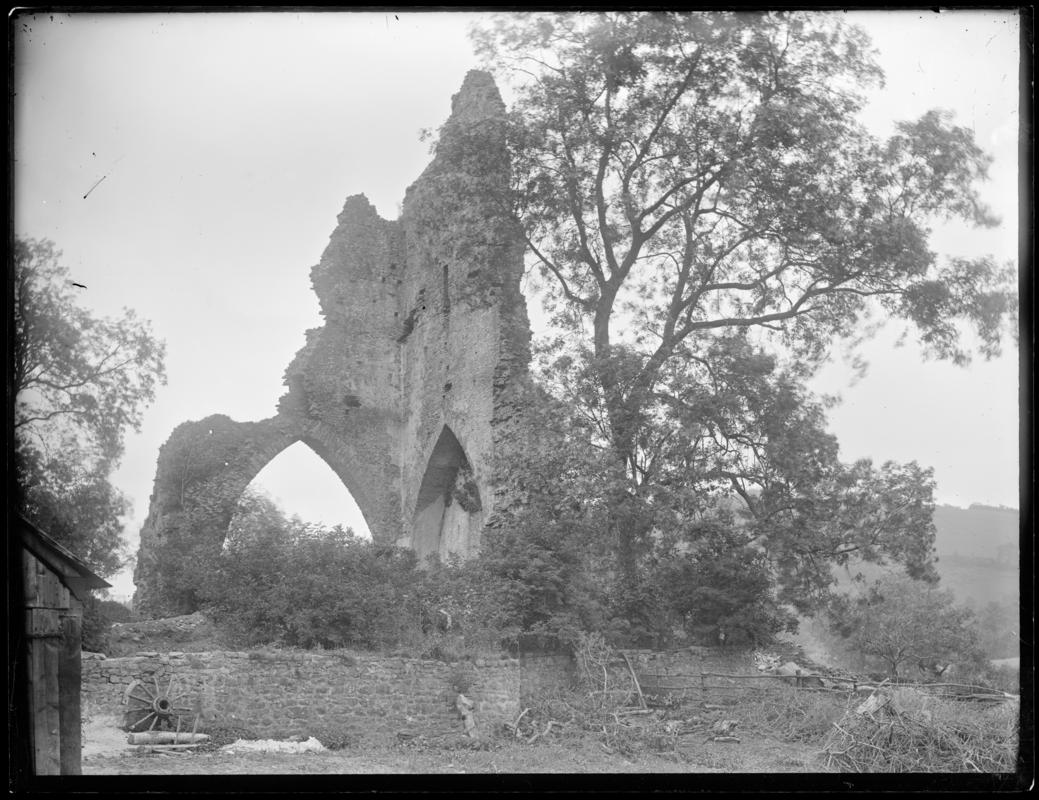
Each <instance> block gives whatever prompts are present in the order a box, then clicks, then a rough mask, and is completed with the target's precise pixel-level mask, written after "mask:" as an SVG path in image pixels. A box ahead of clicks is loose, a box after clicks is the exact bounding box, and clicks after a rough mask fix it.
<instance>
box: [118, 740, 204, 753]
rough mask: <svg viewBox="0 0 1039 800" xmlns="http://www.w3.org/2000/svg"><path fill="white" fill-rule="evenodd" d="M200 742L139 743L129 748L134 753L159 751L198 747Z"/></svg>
mask: <svg viewBox="0 0 1039 800" xmlns="http://www.w3.org/2000/svg"><path fill="white" fill-rule="evenodd" d="M201 744H202V742H195V743H194V744H139V745H135V746H134V747H132V748H131V750H132V751H133V752H136V753H161V752H163V751H164V750H188V749H190V748H192V747H198V746H199V745H201Z"/></svg>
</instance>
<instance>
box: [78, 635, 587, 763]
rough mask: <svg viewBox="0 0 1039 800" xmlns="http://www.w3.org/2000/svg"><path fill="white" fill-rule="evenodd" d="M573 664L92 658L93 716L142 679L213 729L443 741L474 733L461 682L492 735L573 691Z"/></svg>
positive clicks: (86, 698) (286, 655)
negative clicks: (463, 709) (528, 706)
mask: <svg viewBox="0 0 1039 800" xmlns="http://www.w3.org/2000/svg"><path fill="white" fill-rule="evenodd" d="M568 669H569V659H567V658H565V657H548V658H535V659H527V658H524V659H522V660H521V659H517V658H511V657H507V656H502V657H497V658H488V659H477V660H476V661H475V662H460V663H454V664H452V663H445V662H442V661H430V660H423V659H415V658H402V657H390V656H381V655H372V654H365V653H348V652H346V651H318V652H308V651H295V650H263V651H251V652H231V651H215V652H208V653H186V652H171V653H154V652H150V653H140V654H138V655H134V656H126V657H120V658H105V657H104V656H100V655H97V654H88V653H84V660H83V678H82V703H83V714H84V716H85V717H88V716H94V715H102V714H103V715H118V716H120V717H121V716H122V715H123V714H124V712H125V711H126V710H127V707H126V706H125V705H124V704H123V698H124V695H125V693H126V690H127V689H128V687H129V686H130V685H131V683H132V682H133V681H134V680H140V681H143V682H144V683H145V684H147V685H148V686H149V687H151V692H152V693H155V686H156V684H157V685H158V688H159V690H160V691H161V692H165V691H166V690H167V688H168V687H169V685H170V679H171V678H173V679H174V684H173V685H174V690H175V693H176V692H186V694H185V696H184V698H183V699H182V700H181V701H178V704H180V703H183V704H185V705H186V706H188V707H190V708H192V709H193V710H195V711H198V712H200V713H201V720H202V723H201V725H200V728H201V729H202V730H204V729H205V726H206V725H233V726H236V727H246V728H250V729H252V730H253V731H255V732H256V733H257V734H258V735H260V736H262V737H269V738H285V737H288V736H292V735H296V734H299V735H303V736H307V735H311V734H313V733H314V731H315V730H328V729H331V730H335V731H339V732H342V733H346V734H349V735H350V736H352V737H356V738H358V739H364V740H365V741H382V742H390V741H393V740H394V739H395V737H396V734H397V733H398V732H401V731H405V732H409V733H412V734H421V735H425V736H433V735H438V734H447V733H455V734H461V733H463V731H464V725H463V722H462V720H461V718H460V716H459V714H458V711H457V709H456V707H455V699H456V697H457V693H456V691H455V689H453V688H452V685H453V684H454V683H456V681H457V679H458V677H459V676H460V675H464V674H466V673H468V674H470V675H472V676H473V683H472V687H471V688H470V689H468V690H467V691H466V695H467V696H468V697H469V698H470V699H472V700H473V701H474V703H475V709H474V710H475V716H476V720H477V725H478V731H479V732H480V734H481V735H486V734H489V733H491V732H493V731H494V730H496V729H498V728H499V727H500V725H501V724H503V723H505V722H512V721H514V720H515V719H516V717H517V716H518V714H519V712H520V710H521V705H522V703H523V702H524V701H525V700H529V699H530V697H529V696H528V695H530V696H532V695H533V694H534V693H537V692H538V691H539V690H540V689H542V688H544V687H555V686H559V685H564V684H566V682H567V680H568V677H567V676H568Z"/></svg>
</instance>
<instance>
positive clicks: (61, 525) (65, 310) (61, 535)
mask: <svg viewBox="0 0 1039 800" xmlns="http://www.w3.org/2000/svg"><path fill="white" fill-rule="evenodd" d="M13 257H14V258H13V262H14V301H15V307H14V329H15V342H14V361H13V370H12V375H11V391H12V394H13V397H14V430H15V439H16V454H15V461H16V470H17V475H18V488H19V492H20V497H19V505H20V507H21V510H22V511H23V512H24V513H25V514H26V515H27V516H29V517H30V518H31V519H33V521H34V522H35V523H36V524H37V525H39V526H40V527H41V528H42V529H44V530H46V531H47V532H48V533H49V534H51V535H52V536H54V537H55V538H56V539H58V540H59V541H61V542H62V543H63V544H65V545H66V546H67V547H69V549H71V550H72V551H73V552H75V553H76V554H77V555H79V556H81V557H83V558H84V559H86V561H87V562H88V563H90V564H91V565H92V566H93V568H94V569H96V570H97V571H98V572H99V574H101V575H103V576H109V575H112V574H114V573H115V572H117V571H118V569H119V568H120V567H121V566H122V562H123V559H124V553H123V542H122V523H121V521H120V517H122V516H123V515H124V514H125V513H126V512H127V511H128V510H129V503H128V501H127V500H126V498H125V497H124V496H123V494H122V493H121V492H120V491H119V490H118V489H116V488H115V487H114V486H113V485H112V484H111V482H110V475H111V472H112V470H113V469H114V468H115V467H116V465H117V463H118V460H119V457H120V456H121V454H122V449H123V439H124V436H125V433H126V430H127V428H132V429H134V430H139V429H140V423H141V416H142V413H143V410H144V408H145V407H146V406H147V405H148V404H149V403H150V402H151V401H152V400H153V399H154V396H155V388H156V386H157V385H159V384H160V383H163V382H164V381H165V371H164V366H163V361H164V356H165V346H164V345H163V343H162V342H159V341H157V340H156V339H154V337H153V336H152V334H151V331H150V328H149V326H148V325H147V324H146V323H143V322H141V321H139V320H138V319H137V318H136V316H135V315H134V313H133V312H132V311H129V310H127V311H125V312H124V314H123V316H122V317H121V318H120V319H115V320H112V319H98V318H96V317H95V316H93V315H92V314H91V313H90V312H89V311H88V310H87V309H85V308H83V307H82V306H80V305H79V303H78V302H77V297H76V296H75V294H74V292H75V291H76V289H75V288H74V287H73V286H72V284H71V281H70V280H69V273H68V270H67V269H66V268H65V267H63V266H62V265H61V253H60V252H59V251H58V250H57V249H56V248H55V246H54V244H53V243H52V242H50V241H47V240H40V241H38V240H33V239H22V238H16V239H15V247H14V253H13Z"/></svg>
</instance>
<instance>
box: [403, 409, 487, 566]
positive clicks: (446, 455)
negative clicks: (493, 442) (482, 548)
mask: <svg viewBox="0 0 1039 800" xmlns="http://www.w3.org/2000/svg"><path fill="white" fill-rule="evenodd" d="M482 525H483V504H482V503H481V500H480V491H479V488H478V487H477V484H476V480H475V478H474V476H473V470H472V465H471V464H470V462H469V459H468V457H467V456H466V454H465V448H464V447H462V444H461V442H459V441H458V437H457V436H455V433H454V431H452V430H451V428H450V427H448V426H447V425H444V427H443V428H442V429H441V431H440V435H439V436H438V437H437V440H436V443H435V444H434V445H433V450H432V452H431V453H430V455H429V458H428V459H427V461H426V469H425V472H424V473H423V476H422V483H421V485H420V486H419V491H418V497H417V499H416V501H415V511H414V514H413V515H412V524H411V531H412V532H411V541H412V547H413V548H414V550H415V552H416V554H417V555H418V557H419V559H424V558H425V557H426V556H428V555H431V554H433V553H436V554H438V555H441V556H446V555H448V554H449V553H459V554H461V555H467V554H468V553H467V544H468V542H469V540H470V538H471V532H472V531H473V530H476V531H478V530H479V528H480V527H481V526H482Z"/></svg>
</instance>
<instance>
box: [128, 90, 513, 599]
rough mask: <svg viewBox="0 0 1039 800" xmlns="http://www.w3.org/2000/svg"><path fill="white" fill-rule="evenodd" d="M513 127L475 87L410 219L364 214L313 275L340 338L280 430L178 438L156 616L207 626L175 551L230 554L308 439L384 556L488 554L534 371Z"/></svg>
mask: <svg viewBox="0 0 1039 800" xmlns="http://www.w3.org/2000/svg"><path fill="white" fill-rule="evenodd" d="M504 114H505V108H504V105H503V104H502V101H501V98H500V96H499V94H498V90H497V88H496V87H495V85H494V82H493V80H492V79H491V77H490V75H489V74H487V73H484V72H470V73H469V74H468V75H467V76H466V79H465V82H464V84H463V86H462V88H461V90H460V91H459V93H458V94H457V95H455V97H454V98H453V102H452V113H451V117H450V118H449V119H448V121H447V123H446V124H445V125H444V127H443V128H442V130H441V136H440V140H439V142H438V145H437V149H436V155H435V157H434V159H433V161H432V162H431V163H430V165H429V166H428V167H427V168H426V170H425V171H424V172H423V174H422V175H421V176H420V177H419V178H418V180H416V182H415V183H414V184H413V185H412V186H411V187H410V188H409V189H408V191H407V194H406V195H405V199H404V203H403V211H402V215H401V218H400V219H399V220H396V221H390V220H384V219H382V218H380V217H379V216H378V214H377V213H376V210H375V208H374V207H373V206H372V205H371V203H369V202H368V200H367V199H366V198H365V197H364V196H363V195H355V196H352V197H350V198H348V199H347V201H346V203H345V205H344V207H343V210H342V212H341V213H340V214H339V217H338V224H337V226H336V228H335V230H334V231H333V233H332V235H331V237H330V240H329V244H328V246H327V248H326V249H325V251H324V253H323V255H322V257H321V260H320V262H319V263H318V264H317V265H316V266H314V267H313V269H312V270H311V275H310V277H311V282H312V285H313V288H314V291H315V293H316V294H317V297H318V301H319V303H320V308H321V313H322V316H323V318H324V324H323V325H322V326H321V327H320V328H316V329H313V330H309V331H307V333H306V344H305V345H304V347H303V348H302V349H301V350H300V351H299V352H298V353H297V355H296V357H295V358H294V359H293V361H292V363H291V364H290V365H289V366H288V368H287V369H286V371H285V385H286V387H287V392H286V394H285V395H284V396H283V397H282V398H281V400H280V401H279V403H278V408H277V413H276V415H275V416H273V417H271V418H269V419H267V420H263V421H261V422H235V421H233V420H231V419H229V418H228V417H226V416H222V415H214V416H212V417H208V418H206V419H204V420H201V421H197V422H188V423H184V424H183V425H181V426H179V427H178V428H177V429H176V430H175V431H174V432H173V434H172V435H171V436H170V439H169V440H168V441H167V442H166V444H165V445H164V446H163V448H162V450H161V451H160V454H159V460H158V469H157V473H156V478H155V488H154V491H153V494H152V498H151V505H150V508H149V514H148V518H147V520H146V522H145V524H144V527H143V529H142V531H141V546H140V551H139V554H138V563H137V568H136V571H135V574H134V580H135V583H136V584H137V594H136V596H135V603H136V607H137V610H138V612H139V613H141V614H144V615H151V616H166V615H170V614H175V613H184V612H190V611H192V610H194V609H193V608H191V598H190V597H187V596H184V595H181V594H178V592H177V585H176V584H177V576H176V574H174V573H173V572H171V568H170V566H169V565H168V564H167V563H166V560H167V559H165V558H164V555H163V553H164V552H165V553H167V554H168V553H169V552H170V551H171V549H172V550H175V551H177V550H183V549H184V548H185V547H189V546H191V545H192V544H193V543H197V542H200V541H204V542H210V543H211V544H216V545H218V544H219V542H220V541H222V539H223V537H224V535H225V534H226V530H227V524H228V522H229V521H230V518H231V515H232V514H233V511H234V508H235V505H236V504H237V502H238V498H239V497H240V496H241V493H242V491H243V490H244V489H245V487H246V486H247V485H248V483H249V481H251V480H252V479H253V478H254V477H255V476H256V474H257V473H258V472H259V471H260V470H261V469H263V467H264V466H266V464H267V463H269V462H270V461H271V460H272V459H273V458H275V457H276V456H277V455H278V453H280V452H281V451H282V450H284V449H285V448H286V447H288V446H290V445H291V444H293V443H295V442H297V441H302V442H304V443H305V444H307V445H308V446H309V447H311V448H312V449H313V450H314V451H315V452H316V453H317V454H318V455H319V456H320V457H321V458H322V459H324V460H325V461H326V463H328V465H329V466H330V467H331V468H332V470H333V471H334V472H335V473H336V474H337V475H338V476H339V477H340V479H341V480H342V481H343V483H344V485H345V486H346V487H347V489H349V491H350V493H351V494H352V495H353V497H354V499H355V500H356V501H357V504H358V506H359V507H360V509H361V512H362V513H363V514H364V516H365V520H366V521H367V523H368V526H369V529H370V530H371V532H372V536H373V538H374V539H375V540H376V541H379V542H385V543H396V544H401V545H405V546H410V547H413V548H414V549H415V550H416V551H417V552H418V554H419V555H420V556H424V555H426V554H428V553H440V554H442V555H446V554H447V553H449V552H454V553H459V554H461V555H471V554H473V553H474V552H476V550H477V549H478V547H479V541H480V533H481V531H482V530H483V528H484V527H485V526H486V525H487V524H488V523H489V522H492V521H493V518H494V514H495V510H496V507H498V508H499V510H500V506H501V504H502V503H503V502H505V501H504V499H503V496H502V492H501V487H500V481H499V480H498V477H497V475H496V463H497V462H496V459H497V456H498V455H500V453H501V451H502V448H503V446H504V443H505V442H506V441H507V439H508V437H509V436H510V435H512V434H510V428H511V426H512V425H513V424H514V421H515V416H516V408H515V400H514V392H515V389H516V387H517V386H518V385H520V384H522V383H523V382H524V379H525V376H526V369H527V362H528V360H529V339H530V332H529V324H528V321H527V313H526V305H525V302H524V299H523V296H522V294H521V293H520V289H519V282H520V277H521V274H522V253H523V245H522V238H521V234H520V231H519V230H518V229H517V227H516V225H515V223H514V222H513V221H512V220H511V219H510V217H509V215H508V213H507V210H506V208H505V207H504V202H503V199H504V191H503V190H504V189H505V188H506V187H507V185H508V178H509V174H508V157H507V151H506V147H505V131H504Z"/></svg>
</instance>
